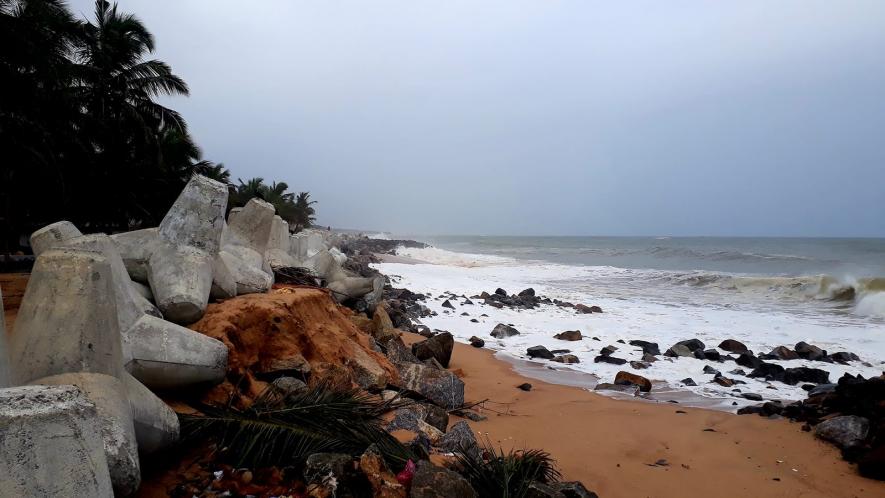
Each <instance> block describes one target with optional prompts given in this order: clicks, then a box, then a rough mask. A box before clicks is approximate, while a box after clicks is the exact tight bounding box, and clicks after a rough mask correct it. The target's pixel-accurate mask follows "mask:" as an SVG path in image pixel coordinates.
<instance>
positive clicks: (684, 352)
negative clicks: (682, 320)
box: [664, 344, 694, 358]
mask: <svg viewBox="0 0 885 498" xmlns="http://www.w3.org/2000/svg"><path fill="white" fill-rule="evenodd" d="M664 356H668V357H670V358H676V357H678V356H682V357H686V358H691V357H693V356H694V353H692V352H691V350H690V349H688V346H685V345H684V344H674V345H673V347H671V348H670V349H668V350H667V351H665V352H664Z"/></svg>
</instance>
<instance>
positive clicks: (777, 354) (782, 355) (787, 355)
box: [768, 346, 799, 360]
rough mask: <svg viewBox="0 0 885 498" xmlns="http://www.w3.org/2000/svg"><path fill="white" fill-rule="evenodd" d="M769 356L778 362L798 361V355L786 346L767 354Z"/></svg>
mask: <svg viewBox="0 0 885 498" xmlns="http://www.w3.org/2000/svg"><path fill="white" fill-rule="evenodd" d="M768 355H769V356H771V357H773V358H775V359H778V360H798V359H799V355H798V354H797V353H796V352H795V351H793V350H792V349H790V348H788V347H786V346H778V347H776V348H774V349H772V350H771V352H770V353H768Z"/></svg>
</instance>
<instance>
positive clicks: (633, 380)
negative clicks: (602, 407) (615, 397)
mask: <svg viewBox="0 0 885 498" xmlns="http://www.w3.org/2000/svg"><path fill="white" fill-rule="evenodd" d="M615 384H619V385H630V384H632V385H635V386H639V390H640V391H642V392H644V393H647V392H649V391H651V381H650V380H648V379H646V378H645V377H643V376H641V375H636V374H634V373H630V372H625V371H623V370H622V371H620V372H618V373H617V375H615Z"/></svg>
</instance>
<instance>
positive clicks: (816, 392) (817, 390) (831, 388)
mask: <svg viewBox="0 0 885 498" xmlns="http://www.w3.org/2000/svg"><path fill="white" fill-rule="evenodd" d="M835 391H836V384H820V385H817V386H814V387H812V388H811V390H809V391H808V397H809V398H813V397H815V396H821V395H823V394H830V393H832V392H835Z"/></svg>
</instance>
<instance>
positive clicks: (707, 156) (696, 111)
mask: <svg viewBox="0 0 885 498" xmlns="http://www.w3.org/2000/svg"><path fill="white" fill-rule="evenodd" d="M120 5H121V6H122V7H123V8H124V10H128V11H131V12H134V13H135V14H137V15H138V16H139V17H141V18H142V19H143V20H144V21H145V23H146V24H147V26H148V28H149V29H150V30H151V31H152V32H153V33H154V35H155V36H156V38H157V45H158V50H157V56H158V57H159V58H161V59H163V60H165V61H167V62H169V63H170V64H171V65H172V66H173V69H174V70H175V72H177V73H178V74H179V75H181V76H182V77H184V79H185V80H186V81H187V82H188V84H189V85H190V87H191V97H190V98H187V99H183V98H182V99H175V100H174V101H172V102H171V105H173V106H174V107H175V108H176V109H178V110H180V111H181V112H182V113H183V114H184V116H185V118H186V119H187V120H188V122H189V124H190V127H191V129H192V132H193V134H194V136H195V137H196V139H197V141H198V142H199V144H200V145H201V146H202V148H203V150H204V153H205V155H206V157H207V158H208V159H211V160H214V161H221V162H224V164H225V165H226V166H227V167H228V168H229V169H230V170H231V171H232V173H233V176H234V178H237V177H240V178H244V179H245V178H248V177H252V176H262V177H264V178H266V179H268V180H270V179H275V180H283V181H286V182H287V183H289V185H291V186H292V187H293V189H295V190H309V191H310V192H311V194H312V197H313V198H315V199H316V200H317V201H318V202H319V204H318V206H317V208H318V211H319V222H320V223H323V224H331V225H333V226H338V227H354V228H366V229H381V230H389V231H393V232H397V233H424V234H443V233H448V234H538V235H546V234H551V235H787V236H795V235H824V236H885V1H882V0H869V1H852V0H830V1H817V0H790V1H786V0H778V1H773V0H761V1H748V0H741V1H731V2H725V1H660V0H649V1H632V2H610V1H588V0H575V1H557V0H534V1H520V0H500V1H499V0H496V1H489V0H464V1H461V0H445V1H436V2H430V1H420V0H400V1H381V0H372V1H356V0H355V1H320V0H315V1H293V0H260V1H252V2H243V1H227V0H223V1H222V0H211V1H210V0H204V1H196V0H186V1H181V0H177V1H157V0H122V1H121V2H120ZM72 6H73V8H74V10H75V11H77V12H80V13H84V14H88V15H90V16H91V11H92V2H91V1H90V0H77V1H74V2H72Z"/></svg>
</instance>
